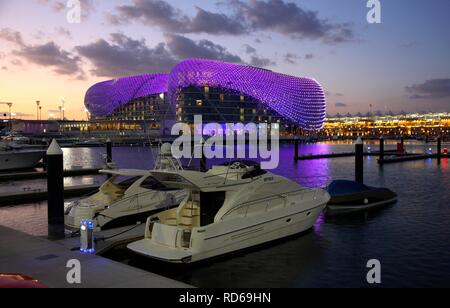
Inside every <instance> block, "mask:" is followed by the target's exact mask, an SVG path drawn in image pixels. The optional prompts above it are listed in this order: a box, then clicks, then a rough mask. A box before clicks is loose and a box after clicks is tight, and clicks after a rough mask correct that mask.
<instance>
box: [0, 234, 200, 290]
mask: <svg viewBox="0 0 450 308" xmlns="http://www.w3.org/2000/svg"><path fill="white" fill-rule="evenodd" d="M69 260H78V261H79V262H80V265H81V284H70V283H69V282H68V281H67V276H68V273H69V270H70V269H71V268H68V267H67V263H68V261H69ZM0 273H20V274H23V275H26V276H31V277H33V278H34V279H37V280H39V282H41V283H43V284H44V285H46V286H48V287H50V288H191V286H189V285H187V284H184V283H181V282H177V281H175V280H172V279H169V278H166V277H163V276H160V275H156V274H153V273H150V272H146V271H143V270H140V269H137V268H134V267H131V266H128V265H125V264H122V263H118V262H115V261H112V260H109V259H106V258H103V257H100V256H97V255H89V254H82V253H80V252H79V251H72V250H70V249H68V247H67V246H65V245H64V243H61V242H51V241H49V240H47V239H43V238H38V237H33V236H31V235H27V234H25V233H22V232H19V231H15V230H12V229H9V228H5V227H2V226H0Z"/></svg>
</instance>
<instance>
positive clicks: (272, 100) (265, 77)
mask: <svg viewBox="0 0 450 308" xmlns="http://www.w3.org/2000/svg"><path fill="white" fill-rule="evenodd" d="M189 86H209V87H219V88H225V89H230V90H233V91H237V92H240V93H242V94H245V95H248V96H251V97H253V98H254V99H256V100H258V101H260V102H261V103H262V104H264V105H266V106H268V107H270V108H271V109H273V110H275V111H276V112H277V113H278V114H280V115H281V116H283V117H285V118H287V119H289V120H291V121H293V122H294V123H296V124H298V125H300V126H301V127H302V128H304V129H308V130H314V129H321V128H322V127H323V123H324V120H325V115H326V102H325V94H324V91H323V89H322V87H321V86H320V85H319V83H318V82H317V81H315V80H313V79H310V78H302V77H293V76H288V75H284V74H279V73H274V72H271V71H268V70H264V69H259V68H255V67H251V66H246V65H239V64H231V63H224V62H220V61H212V60H197V59H195V60H185V61H182V62H181V63H179V64H178V65H177V66H176V67H175V68H174V69H173V70H172V73H171V74H170V76H169V98H170V100H171V103H172V104H174V103H175V102H176V99H177V93H178V92H179V91H180V90H182V89H183V88H186V87H189Z"/></svg>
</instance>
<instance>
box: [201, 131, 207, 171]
mask: <svg viewBox="0 0 450 308" xmlns="http://www.w3.org/2000/svg"><path fill="white" fill-rule="evenodd" d="M204 145H205V141H204V140H203V138H202V140H201V141H200V147H201V151H202V158H201V159H200V171H201V172H206V171H208V161H207V159H206V155H205V149H204Z"/></svg>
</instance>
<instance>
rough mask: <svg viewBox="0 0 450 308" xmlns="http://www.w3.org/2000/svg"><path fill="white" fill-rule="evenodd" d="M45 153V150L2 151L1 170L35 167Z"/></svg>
mask: <svg viewBox="0 0 450 308" xmlns="http://www.w3.org/2000/svg"><path fill="white" fill-rule="evenodd" d="M44 155H45V151H12V152H5V153H0V171H10V170H21V169H31V168H34V167H36V166H37V164H38V163H39V161H40V160H41V159H42V158H43V157H44Z"/></svg>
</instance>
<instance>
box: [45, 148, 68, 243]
mask: <svg viewBox="0 0 450 308" xmlns="http://www.w3.org/2000/svg"><path fill="white" fill-rule="evenodd" d="M63 161H64V160H63V151H62V150H61V147H60V146H59V144H58V142H57V141H56V140H53V141H52V143H51V144H50V147H49V148H48V150H47V192H48V206H47V208H48V209H47V212H48V237H49V238H50V239H52V240H58V239H63V238H64V174H63V173H64V172H63V168H64V163H63Z"/></svg>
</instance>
